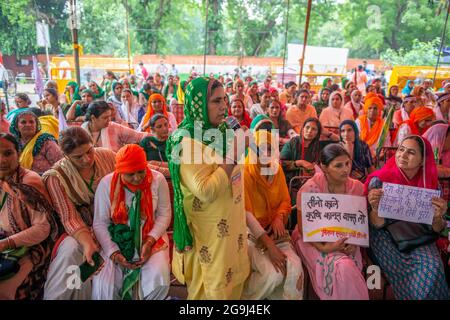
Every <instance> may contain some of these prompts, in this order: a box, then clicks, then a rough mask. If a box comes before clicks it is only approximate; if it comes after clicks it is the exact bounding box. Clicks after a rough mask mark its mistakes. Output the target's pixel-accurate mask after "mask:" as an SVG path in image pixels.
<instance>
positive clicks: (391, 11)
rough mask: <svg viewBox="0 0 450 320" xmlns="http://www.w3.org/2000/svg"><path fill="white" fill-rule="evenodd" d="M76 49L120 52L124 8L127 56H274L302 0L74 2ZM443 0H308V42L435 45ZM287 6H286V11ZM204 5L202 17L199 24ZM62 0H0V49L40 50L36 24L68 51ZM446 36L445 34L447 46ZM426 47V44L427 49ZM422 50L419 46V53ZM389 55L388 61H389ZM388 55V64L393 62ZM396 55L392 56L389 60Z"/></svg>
mask: <svg viewBox="0 0 450 320" xmlns="http://www.w3.org/2000/svg"><path fill="white" fill-rule="evenodd" d="M77 2H78V6H79V13H80V16H81V27H80V30H79V42H80V44H82V45H83V48H84V49H83V51H84V53H91V54H112V55H115V56H125V55H126V53H127V34H126V10H128V15H129V34H130V40H131V51H132V54H133V55H134V54H160V55H167V54H203V52H204V50H205V47H204V43H205V38H204V37H205V22H206V26H207V30H208V32H207V41H206V53H207V54H211V55H216V54H217V55H242V56H253V55H255V56H280V57H281V56H282V55H283V53H284V52H283V48H284V42H285V41H284V40H285V29H286V21H287V19H288V21H289V26H288V30H287V38H288V43H302V42H303V32H304V28H305V16H306V4H307V1H306V0H297V1H292V0H291V1H288V0H78V1H77ZM445 3H446V2H445V1H441V0H436V1H432V0H430V1H422V0H396V1H393V0H345V1H332V0H315V1H313V6H312V12H311V21H310V28H309V36H308V44H310V45H318V46H334V47H346V48H349V49H350V57H364V58H379V57H380V56H382V55H383V57H385V58H386V57H387V56H389V55H393V54H394V53H393V52H396V53H398V54H400V55H403V53H401V50H403V51H405V52H407V51H408V50H411V49H417V48H418V46H419V44H420V43H426V44H428V45H431V46H432V48H434V47H433V46H438V45H439V43H438V42H437V41H436V40H435V39H436V38H438V37H440V35H441V32H442V29H443V25H444V19H445V14H440V15H437V12H438V11H440V12H441V13H442V12H443V11H445V10H444V6H445ZM288 5H289V10H287V9H288ZM206 8H208V15H207V16H208V19H207V21H205V17H206ZM68 18H69V10H68V1H61V0H3V1H1V2H0V28H1V30H2V32H1V33H0V43H1V44H2V46H1V50H2V52H3V53H4V54H16V55H24V54H32V53H36V52H39V53H40V52H44V49H43V48H38V47H37V45H36V21H42V20H44V21H46V22H47V23H48V24H49V25H50V39H51V48H50V52H51V53H70V52H71V47H72V46H71V33H70V30H69V28H68V26H67V21H68ZM449 39H450V35H449V34H447V36H446V39H445V40H446V43H448V41H449ZM427 48H430V47H427ZM422 51H423V50H422ZM394 60H395V59H394ZM394 60H392V61H394ZM397 60H398V59H397Z"/></svg>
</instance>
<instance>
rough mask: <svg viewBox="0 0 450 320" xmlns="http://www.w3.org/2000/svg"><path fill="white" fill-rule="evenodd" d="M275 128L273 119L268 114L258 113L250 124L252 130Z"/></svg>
mask: <svg viewBox="0 0 450 320" xmlns="http://www.w3.org/2000/svg"><path fill="white" fill-rule="evenodd" d="M272 129H275V127H274V125H273V122H272V120H270V118H269V116H268V115H265V114H258V115H257V116H256V117H255V118H254V119H253V120H252V123H251V124H250V130H252V131H253V132H254V131H258V130H272Z"/></svg>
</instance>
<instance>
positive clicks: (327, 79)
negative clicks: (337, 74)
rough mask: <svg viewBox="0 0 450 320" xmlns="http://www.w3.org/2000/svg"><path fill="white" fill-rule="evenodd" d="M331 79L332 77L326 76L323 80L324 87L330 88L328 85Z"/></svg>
mask: <svg viewBox="0 0 450 320" xmlns="http://www.w3.org/2000/svg"><path fill="white" fill-rule="evenodd" d="M330 80H331V78H325V79H324V80H323V82H322V88H328V87H327V83H328V81H330Z"/></svg>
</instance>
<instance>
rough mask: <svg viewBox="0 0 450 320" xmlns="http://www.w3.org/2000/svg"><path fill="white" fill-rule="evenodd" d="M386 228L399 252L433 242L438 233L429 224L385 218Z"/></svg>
mask: <svg viewBox="0 0 450 320" xmlns="http://www.w3.org/2000/svg"><path fill="white" fill-rule="evenodd" d="M386 220H388V221H386V222H387V225H386V227H385V228H386V230H387V231H388V232H389V234H390V235H391V237H392V239H393V240H394V242H395V243H396V245H397V248H398V250H399V251H400V252H404V253H406V252H409V251H411V250H413V249H415V248H417V247H420V246H422V245H426V244H430V243H433V242H435V241H436V240H437V239H438V237H439V234H438V233H436V232H435V231H434V230H433V229H432V227H431V226H430V225H427V224H421V223H414V222H408V221H399V220H391V219H386Z"/></svg>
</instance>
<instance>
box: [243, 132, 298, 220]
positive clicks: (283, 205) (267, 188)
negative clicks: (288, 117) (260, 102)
mask: <svg viewBox="0 0 450 320" xmlns="http://www.w3.org/2000/svg"><path fill="white" fill-rule="evenodd" d="M254 135H255V143H256V145H257V147H261V146H262V145H263V144H271V143H272V136H271V134H270V132H267V131H257V132H255V133H254ZM274 151H275V150H272V152H274ZM256 159H257V155H256V154H255V152H254V151H253V150H252V149H250V150H249V152H248V155H247V157H246V158H245V167H244V184H245V187H244V190H245V209H246V210H247V211H251V212H252V213H253V214H254V215H255V217H256V219H257V220H258V222H259V223H260V224H261V226H262V227H263V228H266V227H267V226H269V225H270V224H271V223H272V221H273V219H274V217H275V216H276V215H277V214H281V215H283V216H285V215H287V214H289V213H290V212H291V199H290V196H289V191H288V188H287V185H286V178H285V176H284V173H283V170H282V168H281V166H279V165H278V162H276V163H274V164H275V168H276V169H275V170H274V171H275V174H274V175H273V180H272V182H270V183H269V182H268V181H267V179H266V178H265V177H264V176H262V175H261V170H262V168H261V165H260V164H259V163H258V162H257V161H256ZM252 195H253V196H252ZM252 198H256V199H254V200H258V201H256V202H255V201H251V199H252ZM259 200H263V201H264V202H262V201H259ZM258 209H259V210H258Z"/></svg>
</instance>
